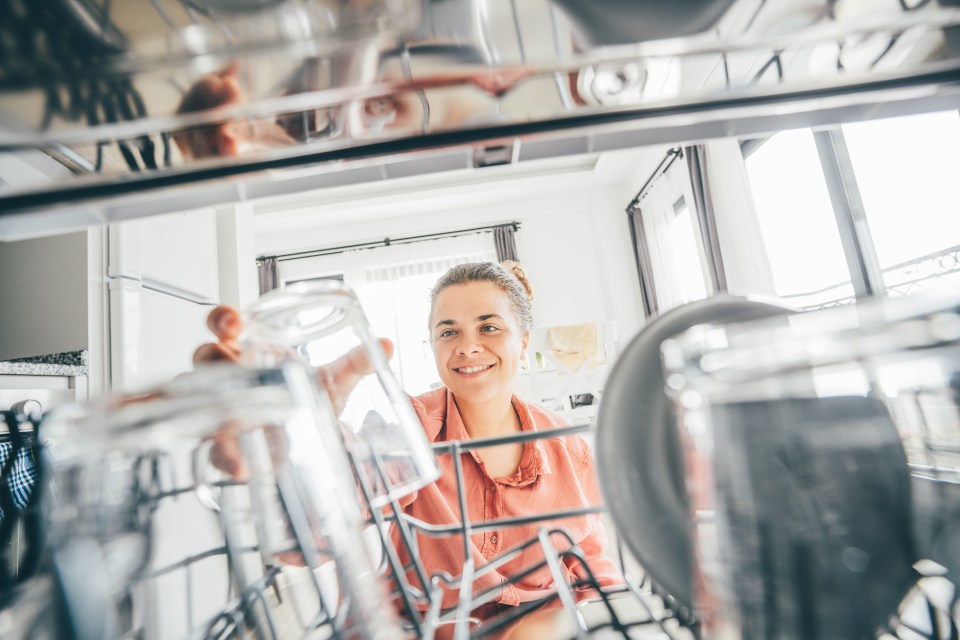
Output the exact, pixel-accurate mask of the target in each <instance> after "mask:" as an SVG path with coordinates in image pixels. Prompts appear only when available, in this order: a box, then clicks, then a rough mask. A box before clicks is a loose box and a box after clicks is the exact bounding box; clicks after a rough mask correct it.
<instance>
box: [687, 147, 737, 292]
mask: <svg viewBox="0 0 960 640" xmlns="http://www.w3.org/2000/svg"><path fill="white" fill-rule="evenodd" d="M683 152H684V155H686V157H687V171H688V172H689V174H690V190H691V195H692V196H693V203H692V204H693V210H694V211H695V212H696V217H697V223H698V226H699V227H700V237H701V238H702V239H703V252H704V257H705V259H706V266H707V272H708V273H709V275H710V283H711V284H712V285H713V291H714V292H715V293H719V292H721V291H726V290H727V276H726V273H725V272H724V270H723V255H722V253H721V251H720V238H719V237H718V236H717V220H716V217H715V215H714V211H713V193H712V190H711V189H710V180H709V177H708V175H707V158H706V156H707V150H706V147H705V146H704V145H696V146H690V147H686V148H684V150H683Z"/></svg>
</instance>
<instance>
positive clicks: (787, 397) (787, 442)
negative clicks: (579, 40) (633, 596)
mask: <svg viewBox="0 0 960 640" xmlns="http://www.w3.org/2000/svg"><path fill="white" fill-rule="evenodd" d="M662 354H663V361H664V367H665V379H666V382H667V385H666V388H667V393H668V395H669V396H670V397H671V398H672V401H673V405H674V407H675V409H676V411H677V413H678V417H679V435H680V439H681V442H682V446H683V452H684V453H683V464H684V467H685V479H686V489H687V494H688V496H689V498H690V503H691V514H690V516H691V531H692V534H693V536H692V537H693V540H694V547H695V552H694V555H695V562H694V566H695V571H694V585H695V604H696V607H697V609H698V613H699V614H700V615H701V617H702V618H703V620H704V637H706V638H723V639H725V638H746V637H751V638H752V637H764V638H768V637H769V638H781V637H783V638H786V637H803V638H822V637H866V636H871V635H873V634H874V632H875V631H876V629H877V628H879V627H881V626H882V625H884V624H886V623H887V621H888V620H889V619H890V616H892V615H895V614H896V612H897V609H898V607H899V606H900V605H901V602H902V599H903V598H904V596H905V594H906V593H907V592H908V591H909V590H910V588H911V586H912V585H913V584H914V582H915V580H916V573H915V571H914V569H913V565H914V563H915V562H916V561H917V560H919V559H923V558H926V559H932V560H935V561H936V562H938V563H940V564H942V565H944V566H945V567H946V568H947V569H948V570H949V571H950V573H951V574H952V573H955V572H956V571H958V570H960V545H958V544H957V542H956V541H957V540H958V539H960V537H958V534H960V525H958V523H960V506H958V505H960V492H958V490H957V488H956V487H957V486H958V482H957V481H958V480H960V454H958V452H960V298H958V297H956V296H953V297H948V298H944V297H933V298H921V297H914V298H899V299H880V300H872V301H868V302H861V303H859V304H857V305H853V306H850V307H844V308H837V309H827V310H821V311H814V312H808V313H804V314H796V315H791V316H782V317H778V318H774V319H768V320H762V321H754V322H747V323H740V324H728V325H720V326H710V325H700V326H698V327H694V328H693V329H691V330H689V331H688V332H686V333H684V334H682V335H681V336H679V337H677V338H675V339H673V340H668V341H666V342H665V343H664V345H663V348H662Z"/></svg>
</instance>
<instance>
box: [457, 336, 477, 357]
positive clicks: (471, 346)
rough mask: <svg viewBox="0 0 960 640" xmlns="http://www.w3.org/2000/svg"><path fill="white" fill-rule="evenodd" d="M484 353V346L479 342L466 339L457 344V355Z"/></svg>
mask: <svg viewBox="0 0 960 640" xmlns="http://www.w3.org/2000/svg"><path fill="white" fill-rule="evenodd" d="M481 351H483V345H481V344H480V341H479V340H476V339H473V338H469V337H465V338H464V339H463V340H461V341H460V342H459V343H458V344H457V355H469V354H473V353H480V352H481Z"/></svg>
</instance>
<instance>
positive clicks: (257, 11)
mask: <svg viewBox="0 0 960 640" xmlns="http://www.w3.org/2000/svg"><path fill="white" fill-rule="evenodd" d="M682 5H683V6H682V7H681V6H680V5H678V4H675V3H670V4H669V6H670V7H671V9H670V10H669V11H662V9H663V7H664V6H665V5H663V3H653V2H632V3H626V2H614V1H608V2H603V3H599V4H598V3H590V10H589V11H587V10H585V9H584V8H583V7H584V6H585V5H584V3H579V2H573V1H572V0H567V1H562V2H561V1H560V0H556V3H554V2H551V1H549V0H525V1H524V2H516V1H508V0H434V1H432V2H427V1H424V2H418V1H415V0H406V1H403V0H394V1H392V2H390V1H383V2H362V3H361V2H353V1H347V0H344V1H343V2H334V1H332V0H331V1H329V2H324V3H319V2H313V3H310V2H297V1H295V0H288V1H287V2H251V3H243V4H242V5H236V4H232V3H231V4H227V3H221V2H216V3H213V2H209V0H208V1H207V2H201V1H200V0H196V1H192V0H191V1H190V2H187V1H186V0H182V1H179V0H136V1H135V0H130V1H128V2H124V3H102V4H96V3H93V2H89V3H69V4H68V3H66V2H64V3H63V4H62V6H61V3H59V2H54V1H53V0H48V2H47V3H44V4H43V5H42V6H40V7H34V6H33V5H32V4H30V3H26V2H24V1H23V0H5V1H4V3H3V5H0V9H6V10H7V12H8V14H10V15H17V16H18V17H17V19H16V20H12V21H10V22H8V25H9V26H8V27H7V29H8V30H18V33H19V32H22V33H23V34H24V35H23V36H17V37H11V38H8V39H7V40H9V41H10V42H19V41H18V40H17V38H18V37H19V38H21V39H22V40H23V41H24V43H21V46H19V47H13V48H11V49H10V50H9V52H8V54H7V55H5V56H4V57H3V58H2V60H3V62H0V123H2V126H0V151H6V152H10V153H12V154H13V156H14V157H19V155H22V154H24V153H27V152H28V151H30V150H34V149H40V150H41V151H43V152H44V153H46V154H48V155H49V156H50V157H53V158H57V159H58V160H62V161H63V162H64V164H65V165H69V167H70V168H71V170H66V169H64V170H63V171H61V172H59V173H58V174H57V175H55V176H52V177H51V178H50V180H48V181H45V182H41V183H34V184H14V185H4V186H2V187H0V205H2V206H0V210H2V211H3V212H4V213H5V214H7V216H4V219H3V221H2V222H3V227H4V228H3V229H0V234H4V235H5V236H7V237H11V236H12V235H15V234H18V233H19V234H22V235H29V234H31V233H34V234H35V233H41V232H43V231H44V230H50V229H54V228H65V227H71V226H74V227H75V226H83V225H87V224H96V223H100V222H104V221H109V220H118V219H122V218H123V217H125V216H128V217H129V216H139V215H149V214H151V213H158V212H161V211H171V210H176V209H181V210H182V209H187V208H191V207H196V206H203V205H208V204H214V203H223V202H230V201H236V200H241V199H247V198H253V197H257V194H258V193H263V192H271V191H272V192H274V193H275V192H277V191H278V190H279V191H280V192H292V191H295V190H298V189H304V188H307V185H306V184H305V183H303V182H297V181H296V180H295V179H294V177H293V174H292V173H289V172H288V173H287V174H286V176H285V175H284V170H289V169H292V168H295V167H310V168H311V172H313V173H314V174H322V173H328V172H330V171H332V170H333V169H335V168H336V169H339V168H341V167H339V166H337V165H335V164H334V163H335V162H336V161H341V160H358V159H364V158H368V159H369V158H372V157H380V158H382V157H383V156H396V155H398V154H404V153H410V152H417V153H425V152H426V153H428V152H431V151H436V150H438V149H449V148H460V149H467V150H471V149H472V148H473V147H474V146H475V145H476V144H478V143H483V142H484V141H491V140H498V139H506V140H508V141H509V140H514V139H515V140H518V141H519V143H520V154H519V155H520V158H521V161H523V160H522V156H523V155H524V149H525V148H527V149H531V150H533V149H535V148H536V147H537V146H538V145H539V151H538V152H534V154H535V155H537V156H539V157H544V156H547V157H549V156H551V155H557V154H563V153H569V152H570V150H571V149H573V148H579V145H577V144H576V143H575V141H576V140H577V139H582V138H586V139H587V142H588V145H589V147H590V149H591V150H596V151H601V150H604V149H609V148H622V147H624V146H636V145H644V144H653V143H658V142H664V141H667V142H670V143H675V142H678V141H680V140H691V139H702V138H706V137H712V136H721V135H739V134H748V133H761V132H767V131H771V130H774V129H780V128H785V127H788V126H800V125H805V126H810V125H817V124H823V123H825V122H836V121H838V120H840V119H856V118H868V117H876V116H879V115H892V114H893V113H890V111H892V112H894V113H897V112H903V111H904V110H906V111H917V110H929V109H933V108H956V107H957V106H960V99H958V96H957V93H958V89H957V86H956V85H957V80H958V78H960V74H958V68H960V64H958V59H957V57H956V55H957V50H956V47H957V42H956V40H957V36H956V29H955V26H956V25H957V24H960V10H958V9H956V8H953V7H951V6H947V3H944V2H920V3H918V4H917V7H916V8H914V9H911V8H910V7H911V4H910V3H909V2H906V3H903V5H901V3H900V2H899V0H872V1H870V2H867V1H865V0H805V1H804V2H797V1H795V0H768V1H765V2H760V1H758V0H736V1H735V2H720V1H717V0H714V1H708V0H701V1H693V0H688V1H687V2H685V3H682ZM63 6H69V7H73V9H70V10H66V11H65V10H63ZM76 7H83V11H79V10H78V9H77V8H76ZM230 7H242V9H236V8H234V9H231V8H230ZM361 9H362V10H361ZM681 9H682V10H681ZM367 10H369V11H374V12H375V15H374V14H370V13H365V12H364V11H367ZM64 11H65V12H64ZM624 11H629V14H624V13H623V12H624ZM58 12H59V13H58ZM48 14H49V15H48ZM54 14H55V15H57V16H58V20H57V21H56V22H55V23H54V24H53V25H52V26H51V24H50V21H49V20H48V18H49V16H50V15H54ZM91 15H92V16H93V17H95V18H96V19H95V20H93V21H91V20H90V19H89V18H90V16H91ZM44 16H47V17H46V18H45V17H44ZM91 24H93V25H96V28H95V29H92V28H91V27H90V25H91ZM67 25H72V26H70V27H69V31H70V36H69V37H62V38H59V40H57V42H58V43H59V44H58V45H57V46H47V45H42V43H43V42H47V41H50V40H51V39H54V40H56V39H57V37H58V36H62V35H63V34H62V33H61V31H62V30H63V29H67ZM251 25H256V26H257V28H256V29H254V28H253V27H252V26H251ZM612 25H617V26H620V27H624V30H621V31H620V32H617V31H615V30H614V28H613V26H612ZM630 25H636V29H635V30H634V29H631V28H630ZM654 37H655V38H656V39H652V38H654ZM624 41H626V42H627V44H611V43H614V42H616V43H621V42H624ZM91 42H92V43H94V44H95V45H96V46H92V45H91V44H90V43H91ZM38 43H40V44H38ZM81 43H82V44H83V45H84V47H83V48H80V47H79V45H80V44H81ZM7 46H8V47H12V45H9V44H8V45H7ZM71 47H72V48H71ZM81 50H82V51H83V52H84V53H83V54H82V55H80V54H78V53H77V52H78V51H81ZM71 56H73V57H71ZM77 56H79V58H78V57H77ZM78 67H79V68H78ZM218 73H219V76H217V75H211V74H218ZM211 83H213V84H211ZM214 85H215V86H214ZM624 134H626V135H624ZM666 138H669V140H665V139H666ZM564 142H574V144H572V145H570V144H567V145H565V144H563V143H564ZM481 146H482V145H481ZM83 167H86V168H85V169H84V168H83ZM91 167H92V168H93V169H92V170H91ZM268 169H269V170H273V171H272V172H271V174H270V175H269V176H267V175H265V173H264V172H265V171H266V170H268ZM72 171H78V172H77V173H73V172H72ZM51 173H54V172H51ZM226 177H232V178H233V180H230V181H227V180H223V178H226ZM298 177H299V178H303V177H304V175H303V174H300V175H299V176H298ZM184 186H191V187H194V188H192V189H190V190H184V189H182V188H179V187H184ZM196 187H200V188H196ZM148 190H149V191H155V192H157V193H156V196H157V197H155V198H153V197H152V198H151V202H150V203H149V204H148V205H147V206H144V207H142V208H137V207H132V206H128V205H129V203H130V202H132V201H133V200H128V198H132V197H133V196H134V195H136V196H141V195H142V194H143V193H144V192H145V191H148ZM26 212H30V213H31V214H32V215H31V217H30V218H27V219H23V218H19V217H14V218H11V217H9V216H11V215H12V214H22V213H26ZM37 212H42V213H41V214H38V213H37ZM37 216H39V217H37Z"/></svg>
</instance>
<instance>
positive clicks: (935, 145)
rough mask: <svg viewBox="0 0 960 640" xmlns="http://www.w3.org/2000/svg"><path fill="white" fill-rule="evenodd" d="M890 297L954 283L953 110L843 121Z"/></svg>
mask: <svg viewBox="0 0 960 640" xmlns="http://www.w3.org/2000/svg"><path fill="white" fill-rule="evenodd" d="M843 134H844V138H845V139H846V143H847V148H848V149H849V152H850V159H851V161H852V163H853V169H854V173H855V175H856V180H857V186H858V187H859V189H860V195H861V198H862V200H863V206H864V209H865V210H866V214H867V220H868V222H869V224H870V232H871V235H872V237H873V242H874V245H875V246H876V251H877V256H878V258H879V261H880V267H881V268H882V269H883V272H884V274H883V275H884V284H886V286H887V288H888V291H889V293H890V295H907V294H909V293H913V292H915V291H921V290H929V289H944V290H946V289H951V288H952V289H956V288H957V286H958V285H960V263H958V251H960V215H958V207H957V198H956V180H957V176H958V175H960V160H958V159H957V156H956V149H957V145H960V114H958V113H957V112H956V111H947V112H942V113H930V114H923V115H918V116H908V117H903V118H893V119H888V120H875V121H867V122H859V123H855V124H847V125H843Z"/></svg>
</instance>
